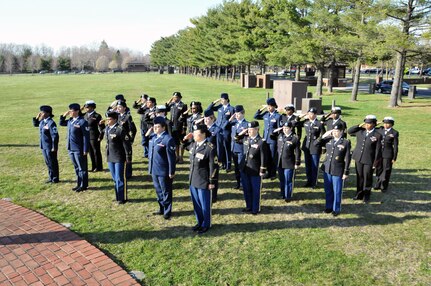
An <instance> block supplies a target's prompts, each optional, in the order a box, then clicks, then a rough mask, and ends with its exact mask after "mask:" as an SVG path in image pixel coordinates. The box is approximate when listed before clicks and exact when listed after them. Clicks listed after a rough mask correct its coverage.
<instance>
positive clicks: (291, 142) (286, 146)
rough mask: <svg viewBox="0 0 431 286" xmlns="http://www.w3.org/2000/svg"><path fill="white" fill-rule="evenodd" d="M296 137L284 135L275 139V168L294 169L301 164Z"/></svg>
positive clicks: (298, 143)
mask: <svg viewBox="0 0 431 286" xmlns="http://www.w3.org/2000/svg"><path fill="white" fill-rule="evenodd" d="M299 145H300V142H299V138H298V136H297V135H295V134H294V133H291V134H289V136H286V135H285V134H284V133H281V134H280V135H278V139H277V158H276V160H277V166H278V167H281V168H283V169H294V168H295V165H298V166H299V165H300V164H301V149H300V148H299Z"/></svg>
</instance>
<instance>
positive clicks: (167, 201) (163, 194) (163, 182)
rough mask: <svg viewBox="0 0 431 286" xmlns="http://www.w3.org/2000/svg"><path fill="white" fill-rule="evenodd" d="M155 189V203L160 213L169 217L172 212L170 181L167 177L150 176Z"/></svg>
mask: <svg viewBox="0 0 431 286" xmlns="http://www.w3.org/2000/svg"><path fill="white" fill-rule="evenodd" d="M151 176H152V178H153V184H154V187H155V188H156V195H157V202H158V203H159V207H160V212H161V213H163V215H166V216H170V215H171V212H172V181H173V180H172V179H171V178H169V176H157V175H151Z"/></svg>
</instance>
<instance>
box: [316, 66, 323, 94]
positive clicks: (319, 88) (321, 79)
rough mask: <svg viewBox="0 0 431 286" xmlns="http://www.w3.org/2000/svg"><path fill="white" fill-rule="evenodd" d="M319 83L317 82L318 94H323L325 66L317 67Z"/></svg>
mask: <svg viewBox="0 0 431 286" xmlns="http://www.w3.org/2000/svg"><path fill="white" fill-rule="evenodd" d="M316 74H317V84H316V96H322V94H323V93H322V84H323V67H318V68H317V69H316Z"/></svg>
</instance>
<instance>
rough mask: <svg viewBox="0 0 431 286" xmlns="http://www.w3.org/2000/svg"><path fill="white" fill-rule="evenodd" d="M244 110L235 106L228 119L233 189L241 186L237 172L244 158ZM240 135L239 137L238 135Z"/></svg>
mask: <svg viewBox="0 0 431 286" xmlns="http://www.w3.org/2000/svg"><path fill="white" fill-rule="evenodd" d="M244 115H245V110H244V107H243V106H242V105H237V106H235V114H233V115H232V117H231V118H230V119H229V121H230V123H229V124H231V125H232V147H231V148H232V160H233V163H234V166H235V179H236V186H235V189H240V188H241V186H242V184H241V173H240V171H239V164H240V162H241V160H242V156H244V136H242V134H243V133H245V132H246V131H247V129H248V121H247V120H245V118H244ZM240 134H241V135H240Z"/></svg>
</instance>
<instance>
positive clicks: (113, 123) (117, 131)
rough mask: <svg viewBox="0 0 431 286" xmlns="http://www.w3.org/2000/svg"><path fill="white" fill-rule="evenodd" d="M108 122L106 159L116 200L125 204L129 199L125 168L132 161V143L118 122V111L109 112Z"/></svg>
mask: <svg viewBox="0 0 431 286" xmlns="http://www.w3.org/2000/svg"><path fill="white" fill-rule="evenodd" d="M106 123H107V126H106V128H105V136H106V160H107V161H108V168H109V171H110V172H111V176H112V180H113V181H114V188H115V200H116V202H117V204H124V203H125V202H126V201H127V181H126V179H125V176H124V168H125V165H126V163H127V162H131V161H132V144H131V140H130V135H129V134H128V132H127V131H126V129H124V127H123V126H122V125H120V124H118V113H117V112H112V111H111V112H108V113H107V119H106Z"/></svg>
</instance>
